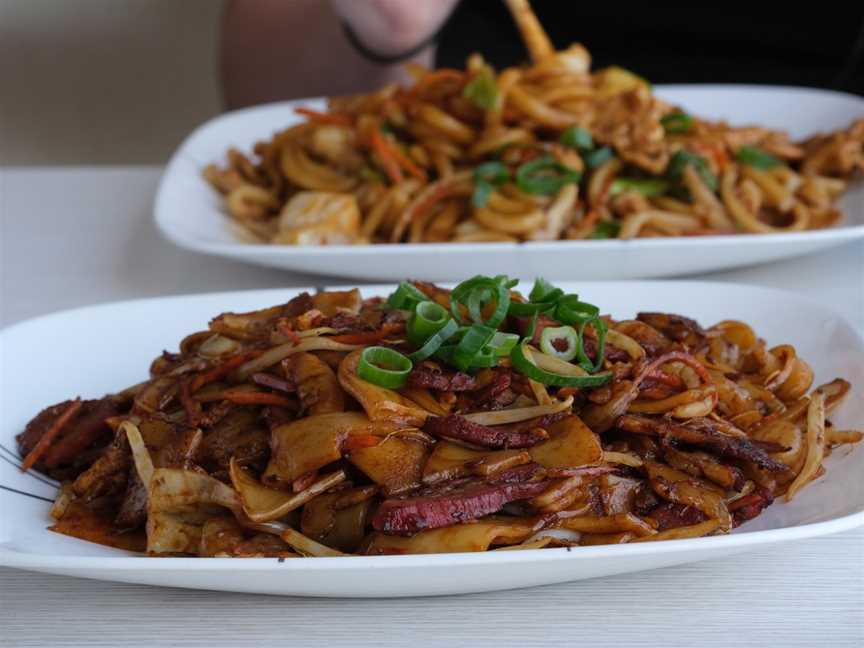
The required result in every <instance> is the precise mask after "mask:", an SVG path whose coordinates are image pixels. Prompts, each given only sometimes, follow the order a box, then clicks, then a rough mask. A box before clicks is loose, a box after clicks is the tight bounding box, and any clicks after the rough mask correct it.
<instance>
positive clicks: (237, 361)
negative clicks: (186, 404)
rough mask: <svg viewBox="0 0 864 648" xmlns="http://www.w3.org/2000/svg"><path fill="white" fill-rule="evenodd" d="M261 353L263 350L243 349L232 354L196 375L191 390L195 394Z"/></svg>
mask: <svg viewBox="0 0 864 648" xmlns="http://www.w3.org/2000/svg"><path fill="white" fill-rule="evenodd" d="M261 353H262V352H261V351H241V352H240V353H238V354H237V355H234V356H231V357H230V358H228V359H227V360H226V361H225V362H223V363H222V364H220V365H216V366H215V367H213V368H212V369H210V370H208V371H205V372H204V373H200V374H198V375H197V376H195V378H194V380H192V384H191V385H190V386H189V392H190V393H192V394H194V393H195V392H196V391H198V390H199V389H201V388H202V387H203V386H204V385H206V384H208V383H211V382H216V381H217V380H219V379H221V378H224V377H225V376H227V375H228V374H230V373H231V372H233V371H234V370H235V369H236V368H237V367H239V366H240V365H242V364H243V363H244V362H246V361H247V360H251V359H252V358H257V357H258V356H259V355H261Z"/></svg>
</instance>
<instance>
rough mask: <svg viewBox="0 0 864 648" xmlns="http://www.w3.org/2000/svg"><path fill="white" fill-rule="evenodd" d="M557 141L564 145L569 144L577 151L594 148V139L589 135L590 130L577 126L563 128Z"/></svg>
mask: <svg viewBox="0 0 864 648" xmlns="http://www.w3.org/2000/svg"><path fill="white" fill-rule="evenodd" d="M558 141H559V142H561V143H562V144H563V145H564V146H569V147H571V148H575V149H577V150H579V151H590V150H591V149H592V148H594V139H593V138H592V137H591V132H590V131H588V130H586V129H584V128H581V127H579V126H571V127H570V128H568V129H567V130H565V131H564V132H563V133H561V139H559V140H558Z"/></svg>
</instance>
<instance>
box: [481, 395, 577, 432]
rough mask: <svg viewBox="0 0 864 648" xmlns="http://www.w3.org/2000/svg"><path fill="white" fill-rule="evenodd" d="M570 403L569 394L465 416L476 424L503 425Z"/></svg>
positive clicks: (570, 397) (550, 411)
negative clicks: (565, 397)
mask: <svg viewBox="0 0 864 648" xmlns="http://www.w3.org/2000/svg"><path fill="white" fill-rule="evenodd" d="M572 405H573V396H572V395H571V396H568V397H567V399H566V400H563V401H554V402H552V403H550V404H549V405H534V406H533V407H519V408H515V409H505V410H498V411H495V412H477V413H476V414H466V415H465V418H466V419H468V420H469V421H471V422H472V423H477V424H478V425H504V424H506V423H518V422H519V421H527V420H528V419H532V418H537V417H538V416H546V415H548V414H557V413H558V412H564V411H566V410H568V409H570V407H571V406H572Z"/></svg>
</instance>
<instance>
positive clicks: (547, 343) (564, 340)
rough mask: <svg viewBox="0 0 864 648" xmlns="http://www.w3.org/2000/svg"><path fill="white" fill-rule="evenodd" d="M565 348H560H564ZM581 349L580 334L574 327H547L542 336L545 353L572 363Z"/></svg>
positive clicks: (542, 347)
mask: <svg viewBox="0 0 864 648" xmlns="http://www.w3.org/2000/svg"><path fill="white" fill-rule="evenodd" d="M562 346H563V348H559V347H562ZM578 348H579V334H578V333H577V332H576V329H574V328H573V327H572V326H547V327H546V328H544V329H543V332H542V333H541V334H540V349H541V350H542V351H543V353H546V354H548V355H551V356H554V357H556V358H560V359H561V360H565V361H567V362H570V361H571V360H572V359H573V358H575V357H576V351H577V349H578Z"/></svg>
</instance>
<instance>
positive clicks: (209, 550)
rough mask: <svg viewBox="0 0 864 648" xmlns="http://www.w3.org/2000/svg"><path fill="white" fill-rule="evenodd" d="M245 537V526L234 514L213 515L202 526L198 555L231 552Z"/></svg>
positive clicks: (210, 555) (207, 555)
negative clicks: (241, 524)
mask: <svg viewBox="0 0 864 648" xmlns="http://www.w3.org/2000/svg"><path fill="white" fill-rule="evenodd" d="M245 539H246V535H245V534H244V533H243V527H242V526H240V524H239V523H238V522H237V520H236V519H235V518H234V517H233V516H226V515H220V516H218V517H212V518H210V519H208V520H207V521H206V522H204V525H203V526H202V527H201V541H200V543H199V545H198V555H199V556H202V557H212V556H216V555H217V554H230V553H232V552H233V551H234V549H235V548H236V547H237V546H238V545H239V544H240V543H242V542H243V541H244V540H245Z"/></svg>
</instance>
